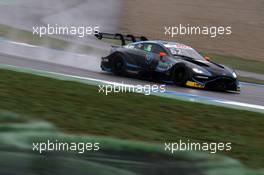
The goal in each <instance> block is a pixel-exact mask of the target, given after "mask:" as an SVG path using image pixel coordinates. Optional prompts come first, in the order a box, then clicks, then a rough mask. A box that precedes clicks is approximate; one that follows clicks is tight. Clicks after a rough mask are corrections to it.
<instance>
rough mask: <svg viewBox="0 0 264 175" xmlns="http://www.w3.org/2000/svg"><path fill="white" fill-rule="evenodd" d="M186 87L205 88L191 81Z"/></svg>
mask: <svg viewBox="0 0 264 175" xmlns="http://www.w3.org/2000/svg"><path fill="white" fill-rule="evenodd" d="M186 85H187V86H190V87H196V88H204V87H205V86H203V85H200V84H199V83H196V82H193V81H187V82H186Z"/></svg>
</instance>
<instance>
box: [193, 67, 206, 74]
mask: <svg viewBox="0 0 264 175" xmlns="http://www.w3.org/2000/svg"><path fill="white" fill-rule="evenodd" d="M192 70H193V71H194V72H195V73H198V74H203V73H204V72H203V71H202V70H201V69H198V68H196V67H195V68H193V69H192Z"/></svg>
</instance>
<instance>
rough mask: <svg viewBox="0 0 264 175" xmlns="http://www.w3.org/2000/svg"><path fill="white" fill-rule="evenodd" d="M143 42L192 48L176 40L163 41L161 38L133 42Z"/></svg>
mask: <svg viewBox="0 0 264 175" xmlns="http://www.w3.org/2000/svg"><path fill="white" fill-rule="evenodd" d="M143 43H152V44H159V45H162V46H164V47H166V46H168V45H171V46H181V47H185V48H192V47H190V46H187V45H185V44H182V43H177V42H172V41H163V40H150V41H138V42H134V43H133V44H143Z"/></svg>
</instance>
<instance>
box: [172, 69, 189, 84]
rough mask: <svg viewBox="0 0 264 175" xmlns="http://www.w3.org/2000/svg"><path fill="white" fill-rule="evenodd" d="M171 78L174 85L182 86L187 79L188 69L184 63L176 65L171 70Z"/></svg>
mask: <svg viewBox="0 0 264 175" xmlns="http://www.w3.org/2000/svg"><path fill="white" fill-rule="evenodd" d="M172 79H173V82H174V84H175V85H178V86H184V85H185V84H186V82H187V81H188V71H187V69H186V67H185V66H184V65H177V66H175V67H174V69H173V71H172Z"/></svg>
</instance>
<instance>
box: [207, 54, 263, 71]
mask: <svg viewBox="0 0 264 175" xmlns="http://www.w3.org/2000/svg"><path fill="white" fill-rule="evenodd" d="M203 55H208V56H209V57H210V58H211V59H212V60H213V61H215V62H217V63H221V64H226V65H229V66H231V67H232V68H234V69H237V70H244V71H248V72H255V73H260V74H264V61H257V60H250V59H245V58H240V57H235V56H227V55H216V54H203Z"/></svg>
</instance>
